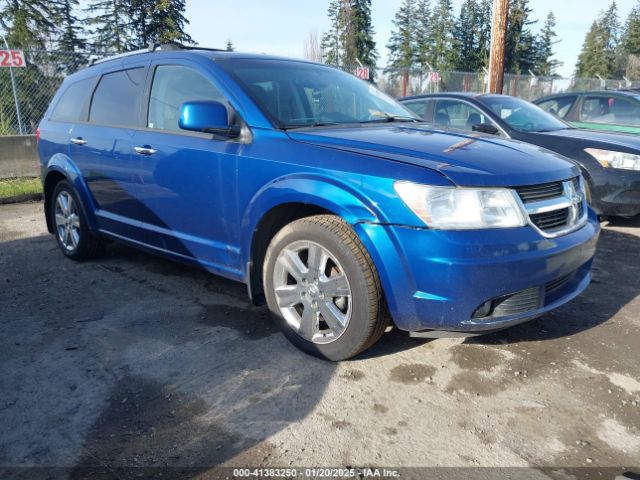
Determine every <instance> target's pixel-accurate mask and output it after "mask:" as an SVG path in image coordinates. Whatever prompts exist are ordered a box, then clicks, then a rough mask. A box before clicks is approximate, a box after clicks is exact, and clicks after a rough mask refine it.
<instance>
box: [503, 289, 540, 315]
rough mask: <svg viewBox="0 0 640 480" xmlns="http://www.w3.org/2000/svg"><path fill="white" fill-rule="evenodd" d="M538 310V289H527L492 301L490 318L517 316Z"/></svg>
mask: <svg viewBox="0 0 640 480" xmlns="http://www.w3.org/2000/svg"><path fill="white" fill-rule="evenodd" d="M538 308H540V289H539V288H538V287H536V288H528V289H527V290H522V291H520V292H518V293H514V294H513V295H509V296H507V297H503V298H501V299H498V300H495V301H494V307H493V313H492V314H491V316H492V317H505V316H508V315H518V314H521V313H526V312H529V311H533V310H537V309H538Z"/></svg>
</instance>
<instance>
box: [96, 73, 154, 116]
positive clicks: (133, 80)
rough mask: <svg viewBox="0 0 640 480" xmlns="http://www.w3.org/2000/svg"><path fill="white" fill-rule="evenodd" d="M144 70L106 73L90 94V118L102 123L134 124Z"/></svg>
mask: <svg viewBox="0 0 640 480" xmlns="http://www.w3.org/2000/svg"><path fill="white" fill-rule="evenodd" d="M144 74H145V69H144V68H142V67H140V68H132V69H129V70H122V71H120V72H114V73H107V74H106V75H103V76H102V78H101V79H100V83H98V86H97V87H96V90H95V92H94V93H93V99H92V100H91V109H90V111H89V121H90V122H91V123H98V124H102V125H117V126H122V127H135V126H137V124H138V109H139V105H140V103H139V101H140V97H141V96H142V87H143V85H144V79H145V77H144Z"/></svg>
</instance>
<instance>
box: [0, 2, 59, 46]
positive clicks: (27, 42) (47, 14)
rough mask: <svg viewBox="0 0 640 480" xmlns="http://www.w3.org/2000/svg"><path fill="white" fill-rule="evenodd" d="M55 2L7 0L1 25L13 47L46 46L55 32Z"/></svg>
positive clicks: (0, 18)
mask: <svg viewBox="0 0 640 480" xmlns="http://www.w3.org/2000/svg"><path fill="white" fill-rule="evenodd" d="M54 5H55V4H52V2H50V1H47V0H6V1H5V2H4V7H3V8H2V9H1V10H0V26H2V29H3V30H4V32H5V38H6V40H7V42H8V43H9V46H11V47H13V48H25V49H27V48H44V44H45V39H46V38H47V37H48V36H49V35H50V34H51V33H52V32H53V29H54V24H53V21H52V17H53V13H54V12H53V9H52V7H53V6H54Z"/></svg>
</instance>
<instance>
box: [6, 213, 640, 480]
mask: <svg viewBox="0 0 640 480" xmlns="http://www.w3.org/2000/svg"><path fill="white" fill-rule="evenodd" d="M639 227H640V221H638V220H627V221H622V220H620V221H618V222H616V223H615V224H609V225H605V226H604V229H603V232H602V236H601V240H600V244H599V247H598V254H597V257H596V261H595V266H594V282H593V284H592V285H591V286H590V287H589V289H588V290H587V291H586V292H585V293H584V294H583V295H582V296H581V297H579V298H578V299H576V300H575V301H573V302H571V303H570V304H568V305H566V306H564V307H563V308H560V309H559V310H557V311H555V312H553V313H552V314H549V315H546V316H545V317H543V318H541V319H538V320H535V321H532V322H529V323H527V324H524V325H521V326H518V327H514V328H511V329H510V330H506V331H503V332H500V333H497V334H492V335H489V336H484V337H476V338H473V339H466V340H464V339H438V340H414V339H410V338H408V336H406V335H405V334H403V333H401V332H397V331H394V332H390V333H387V334H386V335H385V336H384V337H383V339H382V340H381V341H380V342H379V344H378V345H376V346H375V347H374V348H372V349H370V350H369V351H368V352H366V353H365V354H364V355H362V356H361V357H359V358H357V359H355V360H352V361H348V362H343V363H340V364H332V363H328V362H324V361H321V360H317V359H315V358H312V357H309V356H306V355H304V354H302V353H300V352H298V351H297V350H296V349H295V348H293V347H292V346H290V345H289V343H288V342H287V341H286V340H285V339H284V337H283V336H282V335H281V334H279V333H278V332H277V331H276V329H275V328H274V326H273V325H272V323H271V321H270V319H269V318H268V315H267V312H266V310H265V309H264V308H256V307H252V306H250V305H249V303H248V300H247V297H246V292H245V288H244V286H243V285H241V284H238V283H234V282H230V281H227V280H224V279H221V278H218V277H215V276H212V275H210V274H208V273H206V272H203V271H199V270H196V269H192V268H189V267H186V266H182V265H179V264H174V263H172V262H169V261H166V260H163V259H159V258H156V257H153V256H150V255H147V254H145V253H141V252H138V251H136V250H133V249H131V248H128V247H124V246H120V245H111V246H110V247H109V250H108V253H107V254H106V256H105V257H104V258H101V259H100V260H97V261H93V262H89V263H75V262H73V261H70V260H67V259H65V258H63V256H62V254H61V253H59V252H58V250H57V246H56V244H55V241H54V239H53V237H51V236H50V235H48V234H47V232H46V227H45V224H44V219H43V215H42V205H41V204H40V203H26V204H16V205H4V206H0V285H1V287H2V288H1V289H0V425H1V426H2V428H1V430H0V473H1V472H2V467H9V469H8V470H5V471H4V475H1V474H0V477H2V478H7V477H11V476H13V477H15V478H36V477H42V478H139V477H148V478H160V477H162V478H172V477H176V476H180V475H184V476H185V477H186V478H209V477H207V473H211V472H212V471H211V470H210V468H211V467H212V466H215V465H226V466H240V467H244V466H279V467H287V466H289V465H293V466H298V467H302V466H336V467H345V466H357V467H367V466H390V467H433V466H438V467H516V468H517V467H535V468H534V469H522V470H515V472H517V473H515V474H514V475H515V476H514V477H507V476H504V475H503V476H500V475H501V474H503V473H504V472H505V470H488V469H487V470H484V469H478V468H470V469H468V470H464V471H463V470H449V469H441V470H411V469H406V470H405V474H404V475H403V477H404V478H409V477H411V476H412V475H413V477H414V478H427V477H426V475H427V473H432V474H433V475H436V473H438V475H441V476H438V478H463V476H462V474H461V472H467V473H468V472H473V473H474V475H477V476H474V477H473V478H492V479H493V478H532V479H533V478H536V479H538V478H545V479H546V478H554V479H555V478H557V479H571V478H576V479H582V478H612V479H613V477H614V476H615V474H616V473H618V472H622V471H624V470H625V468H626V469H627V470H634V471H637V470H638V467H637V466H638V465H640V369H639V368H638V366H639V365H640V339H639V333H640V297H639V296H638V294H639V292H640V274H639V272H640V228H639ZM18 467H43V468H42V470H37V469H35V468H24V469H22V468H18ZM53 467H60V470H52V468H53ZM123 467H149V468H148V469H143V468H141V469H132V468H123ZM150 467H171V470H152V469H151V468H150ZM607 467H613V468H611V469H607ZM151 472H153V473H151ZM167 472H169V473H167ZM452 472H454V473H455V472H457V473H455V474H454V473H452ZM211 474H212V473H211ZM163 475H164V476H163ZM212 475H213V474H212ZM447 475H450V476H447ZM482 475H484V476H482ZM429 478H431V477H429ZM433 478H435V477H433ZM464 478H471V477H464Z"/></svg>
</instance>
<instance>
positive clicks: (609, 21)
mask: <svg viewBox="0 0 640 480" xmlns="http://www.w3.org/2000/svg"><path fill="white" fill-rule="evenodd" d="M619 40H620V19H619V17H618V7H617V5H616V2H615V0H614V1H613V2H611V5H609V8H607V9H606V10H604V11H602V12H600V14H599V16H598V19H597V20H596V21H595V22H593V24H592V25H591V29H590V30H589V32H588V33H587V35H586V37H585V40H584V43H583V45H582V51H581V52H580V55H579V56H578V63H577V64H576V74H577V75H578V76H587V77H593V76H596V75H600V76H602V77H609V78H612V77H620V76H621V75H622V74H623V62H622V60H621V58H620V49H619V48H618V43H619Z"/></svg>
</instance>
